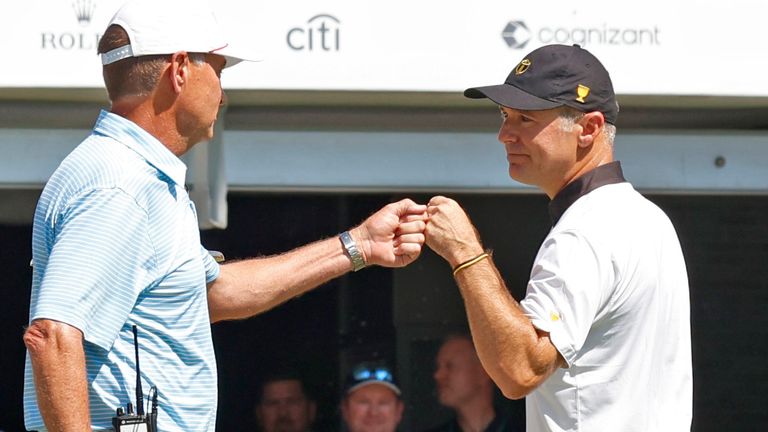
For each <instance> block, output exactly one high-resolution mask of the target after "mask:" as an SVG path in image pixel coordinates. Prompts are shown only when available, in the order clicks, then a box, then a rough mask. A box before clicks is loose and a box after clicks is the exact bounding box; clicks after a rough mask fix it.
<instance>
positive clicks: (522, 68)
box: [515, 59, 531, 75]
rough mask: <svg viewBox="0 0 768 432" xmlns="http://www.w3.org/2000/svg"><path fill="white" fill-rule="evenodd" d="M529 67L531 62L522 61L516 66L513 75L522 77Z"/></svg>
mask: <svg viewBox="0 0 768 432" xmlns="http://www.w3.org/2000/svg"><path fill="white" fill-rule="evenodd" d="M529 67H531V61H530V60H528V59H523V61H521V62H520V64H518V65H517V67H516V68H515V75H522V74H523V73H525V71H527V70H528V68H529Z"/></svg>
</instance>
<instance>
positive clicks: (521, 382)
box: [494, 365, 545, 399]
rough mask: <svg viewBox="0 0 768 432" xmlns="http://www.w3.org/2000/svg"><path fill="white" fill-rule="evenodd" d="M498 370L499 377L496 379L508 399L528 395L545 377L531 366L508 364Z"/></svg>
mask: <svg viewBox="0 0 768 432" xmlns="http://www.w3.org/2000/svg"><path fill="white" fill-rule="evenodd" d="M498 371H499V373H498V375H497V376H498V379H494V381H496V385H497V386H498V387H499V390H501V393H502V394H503V395H504V397H506V398H507V399H522V398H524V397H526V396H528V394H530V393H531V392H532V391H534V390H536V388H537V387H538V386H539V385H540V384H541V383H542V382H543V381H544V379H545V376H542V375H539V374H537V373H535V371H533V370H531V369H530V368H525V367H520V366H517V367H514V366H510V365H507V367H499V369H498Z"/></svg>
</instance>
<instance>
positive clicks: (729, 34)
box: [0, 0, 768, 97]
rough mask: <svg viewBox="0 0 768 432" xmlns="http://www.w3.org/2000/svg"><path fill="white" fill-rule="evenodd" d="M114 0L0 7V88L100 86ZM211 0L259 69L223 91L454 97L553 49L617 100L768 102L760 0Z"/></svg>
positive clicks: (231, 73)
mask: <svg viewBox="0 0 768 432" xmlns="http://www.w3.org/2000/svg"><path fill="white" fill-rule="evenodd" d="M122 1H123V0H72V1H67V2H62V1H60V0H28V1H26V2H6V3H4V4H3V6H2V9H3V10H2V13H0V50H2V52H3V53H4V54H5V56H6V58H8V59H10V60H11V63H12V64H14V65H15V66H14V67H5V68H4V70H3V71H2V73H0V88H2V87H65V88H66V87H75V88H80V87H84V88H100V87H102V81H101V65H100V62H99V58H98V56H97V55H96V46H97V44H98V40H99V38H100V36H101V33H102V32H103V30H104V28H105V26H106V24H107V23H108V21H109V19H110V18H111V17H112V15H113V14H114V12H115V11H116V10H117V8H118V7H119V6H120V5H121V4H122ZM211 3H212V5H213V7H214V10H215V11H216V14H217V16H218V17H219V19H220V21H221V22H222V24H223V25H224V27H225V29H226V30H227V32H228V33H229V34H230V36H231V39H232V40H233V44H237V45H240V48H243V49H246V50H248V51H251V52H253V53H254V54H253V56H254V57H256V58H260V59H262V61H261V62H258V63H247V64H242V65H238V66H237V67H235V68H232V69H227V70H226V71H225V73H224V75H223V85H224V87H225V88H230V89H232V88H237V89H254V90H263V89H269V90H280V89H289V90H293V89H296V90H299V89H301V90H363V91H366V90H369V91H448V92H454V91H460V90H463V89H464V88H466V87H469V86H474V85H485V84H495V83H500V82H502V80H503V79H504V77H506V75H507V74H508V73H509V71H510V69H511V68H512V67H513V66H514V65H516V64H517V63H518V62H519V61H520V60H521V59H522V58H523V56H524V55H525V54H526V53H527V52H529V51H531V50H533V49H535V48H537V47H539V46H542V45H545V44H550V43H561V44H579V45H582V46H583V47H585V48H587V49H589V50H590V51H592V52H593V53H595V54H596V55H597V56H598V57H599V58H600V59H601V60H602V61H603V63H605V65H606V67H607V68H608V70H609V71H610V72H611V75H612V77H613V80H614V86H615V88H616V90H617V92H618V93H621V94H639V95H644V94H650V95H665V94H669V95H710V96H721V95H722V96H753V97H754V96H757V97H768V80H764V79H763V78H762V74H761V71H764V70H766V69H767V68H768V56H765V55H761V54H760V53H762V52H763V51H764V45H765V42H766V41H767V40H768V37H766V36H765V35H764V34H763V33H762V32H761V31H760V29H761V28H762V22H761V21H762V17H763V16H764V15H765V14H766V12H768V4H765V3H764V2H762V1H758V0H732V1H731V2H728V3H723V2H714V1H708V0H700V1H694V0H678V1H677V2H669V1H666V0H664V1H662V0H648V1H646V2H644V3H643V5H642V8H632V10H630V9H628V8H617V7H615V2H611V1H608V0H596V1H595V2H592V3H590V6H589V8H588V9H587V8H584V9H581V8H580V5H579V4H574V3H573V2H571V1H565V0H552V1H549V2H546V3H538V4H527V3H510V2H508V1H503V0H487V1H485V2H481V3H462V2H453V3H451V2H448V3H446V2H443V1H437V0H423V1H420V2H413V1H404V0H392V1H390V2H387V3H386V5H384V4H381V3H372V2H346V1H341V0H329V1H324V2H317V1H312V0H295V1H292V2H289V3H285V2H284V3H275V2H252V1H245V0H218V1H216V2H211ZM595 10H599V11H600V13H599V14H596V13H594V11H595ZM405 11H407V13H406V12H405ZM201 31H204V29H201Z"/></svg>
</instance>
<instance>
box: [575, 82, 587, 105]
mask: <svg viewBox="0 0 768 432" xmlns="http://www.w3.org/2000/svg"><path fill="white" fill-rule="evenodd" d="M576 95H578V97H577V98H576V101H577V102H581V103H586V101H585V100H584V98H585V97H587V96H588V95H589V87H587V86H585V85H581V84H579V86H578V87H576Z"/></svg>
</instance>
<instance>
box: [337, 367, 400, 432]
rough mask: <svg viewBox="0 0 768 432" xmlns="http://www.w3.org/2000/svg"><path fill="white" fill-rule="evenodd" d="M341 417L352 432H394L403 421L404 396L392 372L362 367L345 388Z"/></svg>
mask: <svg viewBox="0 0 768 432" xmlns="http://www.w3.org/2000/svg"><path fill="white" fill-rule="evenodd" d="M344 389H345V390H344V398H343V400H342V402H341V415H342V418H343V419H344V424H345V425H346V427H347V429H346V430H348V431H349V432H393V431H395V430H397V426H398V424H400V420H402V418H403V409H404V405H403V401H402V400H401V399H400V397H401V395H402V393H401V391H400V387H399V386H398V385H397V382H396V381H395V377H394V375H393V374H392V371H391V369H389V368H388V367H386V366H383V365H375V364H368V363H362V364H359V365H357V366H356V367H355V368H353V369H352V372H351V373H350V374H349V376H348V378H347V381H346V384H345V386H344Z"/></svg>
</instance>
